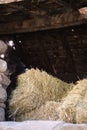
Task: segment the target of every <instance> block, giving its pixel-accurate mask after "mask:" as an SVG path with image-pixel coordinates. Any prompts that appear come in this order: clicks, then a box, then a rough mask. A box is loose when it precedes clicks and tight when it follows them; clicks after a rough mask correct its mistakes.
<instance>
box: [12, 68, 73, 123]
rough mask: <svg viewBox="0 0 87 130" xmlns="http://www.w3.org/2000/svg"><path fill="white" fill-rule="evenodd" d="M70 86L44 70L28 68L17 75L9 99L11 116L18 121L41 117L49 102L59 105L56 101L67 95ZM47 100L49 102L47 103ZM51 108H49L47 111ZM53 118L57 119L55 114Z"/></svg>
mask: <svg viewBox="0 0 87 130" xmlns="http://www.w3.org/2000/svg"><path fill="white" fill-rule="evenodd" d="M72 87H73V85H71V84H68V83H65V82H63V81H61V80H59V79H58V78H55V77H53V76H51V75H49V74H47V73H46V72H45V71H40V70H39V69H36V70H35V69H31V70H28V71H27V72H26V73H24V74H21V75H19V76H18V86H17V87H16V89H15V90H14V91H13V94H12V97H11V100H10V111H11V113H12V116H13V117H14V119H15V120H18V121H19V120H26V119H43V116H41V114H40V112H41V111H42V109H43V108H44V107H45V109H46V110H45V111H44V112H45V113H46V111H47V106H49V104H53V105H54V104H55V105H57V106H59V103H58V102H59V101H61V100H62V98H63V97H65V96H66V95H67V93H68V91H70V90H71V89H72ZM48 101H49V103H47V102H48ZM50 101H51V102H50ZM55 105H54V106H55ZM55 108H56V107H55ZM53 109H54V108H51V109H50V108H49V110H48V111H51V110H53ZM53 111H54V110H53ZM56 111H57V110H56ZM38 112H39V113H38ZM56 113H57V112H56ZM54 115H55V114H54ZM44 116H45V115H44ZM45 117H46V116H45ZM45 117H44V119H45ZM46 119H47V118H46ZM48 119H53V116H51V117H50V116H49V114H48ZM55 119H57V115H55Z"/></svg>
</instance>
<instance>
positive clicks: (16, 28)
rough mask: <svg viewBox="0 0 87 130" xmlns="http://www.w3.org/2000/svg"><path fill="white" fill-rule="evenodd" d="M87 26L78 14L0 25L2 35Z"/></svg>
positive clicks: (37, 18)
mask: <svg viewBox="0 0 87 130" xmlns="http://www.w3.org/2000/svg"><path fill="white" fill-rule="evenodd" d="M83 23H84V24H86V23H87V19H84V18H83V17H82V16H81V15H80V14H79V13H78V12H73V14H72V13H66V14H63V15H56V16H48V17H42V18H41V17H40V18H39V17H35V18H34V19H31V20H23V21H14V22H9V23H2V24H0V34H12V33H23V32H33V31H38V30H46V29H53V28H62V27H67V26H73V25H79V24H83Z"/></svg>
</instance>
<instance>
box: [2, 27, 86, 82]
mask: <svg viewBox="0 0 87 130" xmlns="http://www.w3.org/2000/svg"><path fill="white" fill-rule="evenodd" d="M2 37H3V38H2V39H5V40H6V38H7V39H10V40H11V39H13V40H14V42H15V46H16V55H18V56H19V57H20V58H21V60H22V62H24V64H26V66H27V67H28V68H31V67H34V68H36V67H37V68H39V69H43V70H45V71H47V72H49V73H51V74H53V75H55V76H57V77H58V78H60V79H62V80H64V81H66V82H73V81H76V80H79V79H82V78H85V77H87V30H86V25H80V26H75V27H68V28H64V29H54V30H48V31H38V32H31V33H23V34H14V35H9V36H5V35H4V36H2Z"/></svg>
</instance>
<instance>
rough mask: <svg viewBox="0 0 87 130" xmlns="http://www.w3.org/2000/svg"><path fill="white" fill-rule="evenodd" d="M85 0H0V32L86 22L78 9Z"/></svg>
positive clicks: (41, 28)
mask: <svg viewBox="0 0 87 130" xmlns="http://www.w3.org/2000/svg"><path fill="white" fill-rule="evenodd" d="M86 6H87V0H3V1H0V34H5V33H16V32H17V33H19V32H30V31H37V30H43V29H52V28H61V27H66V26H72V25H78V24H81V23H87V19H86V16H83V15H82V14H81V13H80V12H79V9H80V8H82V7H86Z"/></svg>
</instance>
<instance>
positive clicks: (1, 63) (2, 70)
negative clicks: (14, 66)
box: [0, 40, 10, 121]
mask: <svg viewBox="0 0 87 130" xmlns="http://www.w3.org/2000/svg"><path fill="white" fill-rule="evenodd" d="M6 50H7V45H6V44H5V43H4V42H3V41H1V40H0V56H1V57H2V55H3V56H4V55H5V52H6ZM9 84H10V79H9V78H8V73H7V62H6V61H5V60H2V59H0V121H4V120H5V108H6V105H5V102H6V100H7V92H6V89H7V86H8V85H9Z"/></svg>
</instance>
